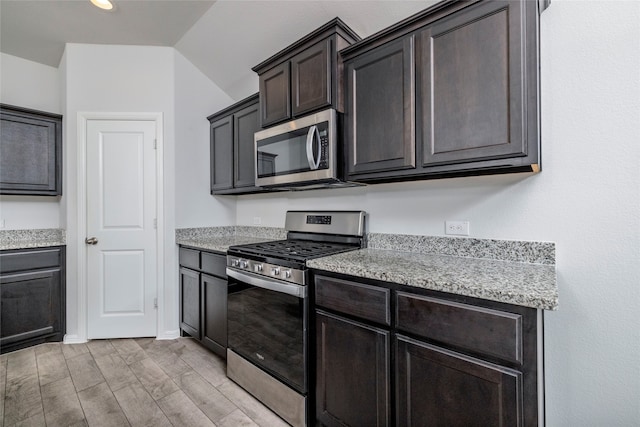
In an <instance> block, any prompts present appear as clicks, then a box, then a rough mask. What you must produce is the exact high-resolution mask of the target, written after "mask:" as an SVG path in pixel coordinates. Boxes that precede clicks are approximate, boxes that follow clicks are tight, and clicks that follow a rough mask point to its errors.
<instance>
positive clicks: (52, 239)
mask: <svg viewBox="0 0 640 427" xmlns="http://www.w3.org/2000/svg"><path fill="white" fill-rule="evenodd" d="M65 244H66V240H65V231H64V230H62V229H59V228H46V229H37V230H0V250H6V249H28V248H46V247H49V246H62V245H65Z"/></svg>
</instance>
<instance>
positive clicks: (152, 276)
mask: <svg viewBox="0 0 640 427" xmlns="http://www.w3.org/2000/svg"><path fill="white" fill-rule="evenodd" d="M86 129H87V135H86V141H87V147H86V153H87V159H86V167H87V183H86V184H87V187H86V188H87V199H86V200H87V236H86V237H87V239H88V243H87V303H88V305H87V320H88V323H87V335H88V338H90V339H91V338H125V337H149V336H154V337H155V336H156V334H157V322H156V318H157V313H156V311H157V309H156V301H157V300H156V296H157V283H156V282H157V280H156V275H157V268H156V267H157V266H156V263H157V261H156V252H157V237H156V234H157V233H156V224H155V222H156V161H155V156H156V150H155V147H154V145H155V138H156V135H155V132H156V131H155V129H156V124H155V122H154V121H136V120H88V121H87V127H86ZM90 239H95V241H96V243H93V244H92V243H91V242H92V240H90Z"/></svg>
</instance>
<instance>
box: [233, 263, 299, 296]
mask: <svg viewBox="0 0 640 427" xmlns="http://www.w3.org/2000/svg"><path fill="white" fill-rule="evenodd" d="M227 276H229V277H233V278H234V279H236V280H238V281H240V282H243V283H247V284H249V285H252V286H256V287H258V288H263V289H268V290H270V291H275V292H280V293H283V294H287V295H293V296H294V297H298V298H306V297H307V287H306V286H300V285H296V284H294V283H280V282H275V281H273V280H268V279H263V278H262V277H260V276H256V275H253V274H251V273H245V272H240V271H236V270H232V269H230V268H227Z"/></svg>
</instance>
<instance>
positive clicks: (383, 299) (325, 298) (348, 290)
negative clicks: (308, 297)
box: [315, 276, 391, 325]
mask: <svg viewBox="0 0 640 427" xmlns="http://www.w3.org/2000/svg"><path fill="white" fill-rule="evenodd" d="M315 285H316V290H315V296H316V304H317V305H319V306H322V307H325V308H329V309H332V310H336V311H339V312H341V313H345V314H349V315H352V316H357V317H360V318H362V319H366V320H371V321H374V322H378V323H381V324H384V325H390V324H391V309H390V303H391V297H390V291H389V289H385V288H380V287H377V286H371V285H365V284H362V283H355V282H349V281H346V280H340V279H333V278H329V277H324V276H316V279H315Z"/></svg>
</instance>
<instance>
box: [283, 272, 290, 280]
mask: <svg viewBox="0 0 640 427" xmlns="http://www.w3.org/2000/svg"><path fill="white" fill-rule="evenodd" d="M284 277H285V279H290V278H291V270H285V271H284Z"/></svg>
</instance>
